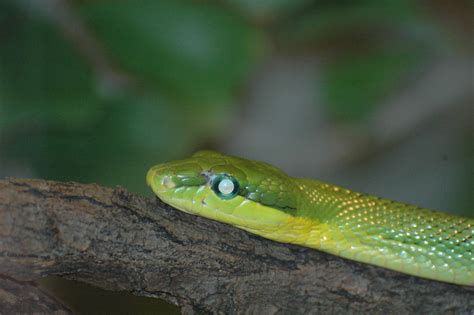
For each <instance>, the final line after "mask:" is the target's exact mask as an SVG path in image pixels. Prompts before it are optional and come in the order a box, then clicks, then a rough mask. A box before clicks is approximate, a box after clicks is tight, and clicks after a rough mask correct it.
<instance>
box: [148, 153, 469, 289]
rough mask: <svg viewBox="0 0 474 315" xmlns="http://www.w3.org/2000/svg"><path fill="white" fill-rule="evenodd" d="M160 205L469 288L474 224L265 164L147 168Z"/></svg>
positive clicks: (191, 162)
mask: <svg viewBox="0 0 474 315" xmlns="http://www.w3.org/2000/svg"><path fill="white" fill-rule="evenodd" d="M147 183H148V185H149V186H150V187H151V188H152V190H153V192H154V193H155V194H156V195H157V196H158V197H159V198H160V199H161V200H162V201H164V202H165V203H167V204H169V205H171V206H173V207H174V208H177V209H179V210H181V211H184V212H186V213H190V214H194V215H199V216H202V217H206V218H209V219H212V220H216V221H220V222H224V223H227V224H231V225H233V226H236V227H238V228H241V229H243V230H246V231H248V232H251V233H254V234H258V235H260V236H263V237H265V238H268V239H271V240H275V241H278V242H282V243H292V244H298V245H301V246H305V247H310V248H315V249H318V250H321V251H324V252H327V253H330V254H333V255H337V256H340V257H344V258H347V259H351V260H355V261H359V262H363V263H367V264H372V265H376V266H380V267H384V268H387V269H392V270H395V271H399V272H402V273H406V274H410V275H414V276H418V277H422V278H427V279H433V280H438V281H444V282H449V283H455V284H460V285H467V286H474V238H473V234H474V220H473V219H469V218H463V217H459V216H454V215H449V214H446V213H442V212H435V211H432V210H428V209H424V208H420V207H416V206H412V205H408V204H403V203H399V202H394V201H390V200H386V199H382V198H378V197H374V196H370V195H366V194H362V193H356V192H353V191H350V190H348V189H345V188H341V187H338V186H335V185H331V184H327V183H324V182H321V181H318V180H312V179H304V178H295V177H290V176H288V175H287V174H285V173H284V172H282V171H281V170H280V169H278V168H276V167H274V166H272V165H269V164H267V163H263V162H257V161H251V160H246V159H242V158H238V157H233V156H227V155H223V154H220V153H217V152H213V151H200V152H198V153H196V154H194V155H193V156H192V157H191V158H188V159H184V160H179V161H172V162H169V163H164V164H158V165H155V166H153V167H152V168H151V169H150V170H149V171H148V173H147Z"/></svg>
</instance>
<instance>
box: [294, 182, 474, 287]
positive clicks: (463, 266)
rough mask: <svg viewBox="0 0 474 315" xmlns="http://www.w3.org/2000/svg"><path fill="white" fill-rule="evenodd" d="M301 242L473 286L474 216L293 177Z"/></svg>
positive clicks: (383, 265)
mask: <svg viewBox="0 0 474 315" xmlns="http://www.w3.org/2000/svg"><path fill="white" fill-rule="evenodd" d="M294 181H295V183H296V185H297V187H298V189H299V198H298V209H297V215H296V219H295V220H294V221H293V222H290V223H289V224H290V225H295V224H302V226H303V228H302V229H301V230H305V231H307V233H306V237H303V236H301V237H299V238H297V237H296V238H295V237H294V238H295V239H298V242H293V243H297V244H300V245H303V246H308V247H312V248H317V249H320V250H323V251H325V252H329V253H331V254H335V255H338V256H342V257H345V258H349V259H352V260H356V261H361V262H365V263H370V264H374V265H378V266H382V267H386V268H389V269H393V270H397V271H401V272H404V273H409V274H413V275H417V276H421V277H425V278H430V279H436V280H440V281H446V282H454V283H460V284H467V285H474V239H473V233H474V220H473V219H468V218H462V217H458V216H453V215H448V214H445V213H441V212H435V211H432V210H429V209H423V208H420V207H416V206H412V205H407V204H403V203H399V202H394V201H390V200H387V199H382V198H378V197H374V196H369V195H366V194H361V193H356V192H353V191H350V190H347V189H344V188H341V187H338V186H334V185H330V184H326V183H323V182H320V181H316V180H308V179H294Z"/></svg>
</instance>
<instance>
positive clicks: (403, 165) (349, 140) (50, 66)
mask: <svg viewBox="0 0 474 315" xmlns="http://www.w3.org/2000/svg"><path fill="white" fill-rule="evenodd" d="M473 10H474V5H473V3H472V2H470V1H467V0H466V1H463V0H459V1H447V0H445V1H444V0H425V1H421V0H419V1H416V0H396V1H395V0H394V1H390V0H388V1H378V0H360V1H344V0H339V1H333V0H312V1H311V0H261V1H253V0H208V1H191V0H188V1H178V0H166V1H162V0H133V1H132V0H128V1H127V0H74V1H73V0H69V1H68V0H0V178H2V177H6V176H15V177H34V178H44V179H53V180H62V181H78V182H84V183H90V182H95V183H99V184H102V185H107V186H115V185H120V186H123V187H126V188H127V189H129V190H131V191H133V192H136V193H140V194H143V195H148V196H151V195H152V194H151V193H150V192H149V189H148V188H147V187H146V185H145V180H144V178H145V173H146V171H147V169H148V168H149V167H150V166H152V165H153V164H156V163H159V162H163V161H166V160H170V159H178V158H184V157H188V156H189V155H191V154H192V153H194V152H195V151H197V150H199V149H204V148H205V149H214V150H218V151H221V152H224V153H228V154H233V155H238V156H242V157H246V158H251V159H257V160H264V161H266V162H269V163H272V164H274V165H276V166H278V167H280V168H282V169H283V170H285V171H287V172H288V173H289V174H291V175H294V176H304V177H313V178H318V179H321V180H324V181H328V182H332V183H336V184H339V185H342V186H346V187H350V188H352V189H354V190H357V191H363V192H367V193H370V194H374V195H378V196H381V197H386V198H391V199H396V200H399V201H403V202H408V203H413V204H417V205H420V206H424V207H428V208H433V209H439V210H443V211H448V212H452V213H456V214H460V215H465V216H470V217H474V209H473V207H472V205H473V204H474V196H473V192H474V159H473V153H474V146H473V145H472V144H473V140H474V133H473V131H474V127H473V122H474V121H473V120H474V115H473V114H474V110H473V106H472V102H473V93H472V91H473V72H472V71H473V67H472V65H473V64H472V57H473V49H472V48H473V47H472V44H473V38H474V37H473V35H474V34H473V31H474V28H473V24H472V21H473V18H474V15H473ZM43 285H44V286H45V287H47V288H48V289H50V290H52V291H53V292H55V294H56V295H60V297H61V298H62V299H63V300H65V301H66V302H67V303H68V304H69V305H71V307H73V308H74V309H75V310H76V311H78V312H79V313H104V312H114V313H130V312H135V313H137V312H138V313H154V314H160V313H161V314H170V313H174V314H178V310H177V309H176V308H173V307H172V306H169V305H166V304H164V303H160V302H157V301H156V300H154V299H146V298H138V297H133V296H125V295H123V294H121V295H117V294H116V293H110V292H104V291H101V290H98V289H95V288H91V287H88V286H85V285H82V284H74V283H73V284H71V283H65V282H64V281H62V280H57V279H46V280H45V281H43ZM65 288H66V289H65ZM127 307H129V308H128V309H127Z"/></svg>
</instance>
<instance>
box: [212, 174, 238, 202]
mask: <svg viewBox="0 0 474 315" xmlns="http://www.w3.org/2000/svg"><path fill="white" fill-rule="evenodd" d="M212 190H214V192H215V193H216V195H217V196H219V197H220V198H222V199H232V198H234V197H235V196H237V194H238V193H239V182H238V181H237V180H236V179H235V178H233V177H232V176H228V175H218V176H216V177H215V178H214V180H213V181H212Z"/></svg>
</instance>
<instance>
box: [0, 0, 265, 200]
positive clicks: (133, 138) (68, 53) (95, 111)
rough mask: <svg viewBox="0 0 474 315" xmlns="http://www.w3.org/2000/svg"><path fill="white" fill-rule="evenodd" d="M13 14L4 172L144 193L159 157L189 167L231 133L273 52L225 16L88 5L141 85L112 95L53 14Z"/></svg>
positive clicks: (5, 25) (155, 6) (6, 37)
mask: <svg viewBox="0 0 474 315" xmlns="http://www.w3.org/2000/svg"><path fill="white" fill-rule="evenodd" d="M1 5H2V8H1V10H0V11H1V12H3V14H2V15H1V17H2V18H1V20H0V23H1V25H0V27H1V28H2V29H8V30H9V31H8V32H5V33H4V34H2V37H1V46H0V47H1V53H0V96H1V98H0V100H1V103H0V109H1V112H2V116H1V121H0V122H1V125H0V135H1V139H0V150H1V152H2V160H3V161H4V163H5V160H14V161H16V163H24V164H27V165H31V166H32V167H31V168H32V169H33V170H34V171H35V175H34V176H40V177H44V178H52V179H58V180H76V181H96V182H99V183H101V184H105V185H116V184H121V185H123V186H126V187H128V188H129V189H132V190H135V191H144V185H143V183H144V179H143V178H144V177H143V174H144V173H145V172H146V170H147V168H148V167H149V166H150V165H152V164H154V163H156V162H158V161H157V157H159V158H160V159H162V160H166V159H170V158H173V157H177V156H180V155H182V154H183V153H184V152H187V151H189V150H191V149H192V147H193V146H195V145H196V144H197V143H198V142H199V141H202V139H205V138H206V135H210V134H212V133H213V132H216V130H218V129H219V126H221V125H223V124H225V121H226V119H227V118H228V117H229V115H230V113H231V111H230V110H231V108H230V106H231V105H232V99H233V95H234V94H235V93H236V91H237V89H238V88H239V85H240V84H241V83H242V81H243V80H244V79H245V77H246V76H247V75H248V72H249V70H250V68H251V66H252V65H253V64H254V63H255V62H256V60H257V58H258V56H259V55H260V53H259V51H261V41H260V40H258V38H259V33H258V32H257V31H256V30H255V29H254V28H252V27H250V26H248V25H247V24H245V23H244V21H242V20H241V19H239V18H237V17H236V16H235V15H233V14H230V13H229V12H226V11H224V10H223V9H220V8H216V7H213V6H209V5H199V6H198V5H196V4H194V3H191V2H186V1H168V2H163V1H161V2H156V1H153V0H141V1H121V2H119V3H117V2H116V1H113V4H112V5H111V2H110V1H109V2H107V1H101V2H94V3H92V2H86V3H85V4H82V5H80V6H79V7H78V9H79V11H78V13H79V14H81V15H82V16H83V17H84V19H85V21H86V22H87V24H88V25H89V26H90V27H91V29H92V30H93V32H94V33H95V34H97V37H98V38H99V39H100V40H101V41H102V44H103V46H104V47H105V50H106V54H107V56H109V57H110V58H111V60H112V61H113V62H114V63H115V64H116V65H117V67H118V68H120V69H123V70H124V71H125V72H126V73H127V75H129V76H130V77H132V78H133V80H134V81H137V82H138V83H136V84H135V85H134V86H128V87H126V88H125V89H119V91H118V92H117V91H112V92H113V93H110V91H108V90H106V91H105V92H104V91H103V84H102V83H103V82H100V81H99V80H98V79H97V73H94V70H95V69H92V68H91V66H90V65H88V64H86V63H85V62H84V61H83V59H82V58H81V56H80V55H79V54H78V52H77V51H75V50H74V48H76V47H73V46H72V44H71V43H70V42H68V41H66V40H65V38H64V36H63V34H61V30H60V29H58V27H57V25H55V24H54V23H53V21H52V19H48V16H47V15H45V14H44V12H41V11H40V10H31V8H30V10H25V8H23V7H21V6H18V5H14V4H13V3H9V2H7V3H2V4H1ZM33 9H34V8H33ZM35 13H36V14H35ZM101 84H102V85H101ZM137 86H139V87H137ZM101 88H102V89H101ZM125 166H126V167H125Z"/></svg>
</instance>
